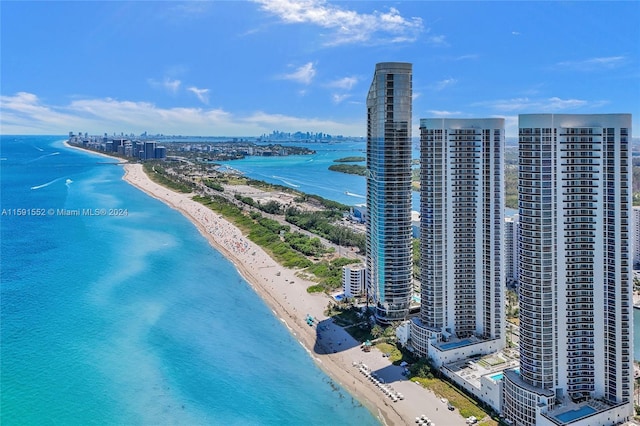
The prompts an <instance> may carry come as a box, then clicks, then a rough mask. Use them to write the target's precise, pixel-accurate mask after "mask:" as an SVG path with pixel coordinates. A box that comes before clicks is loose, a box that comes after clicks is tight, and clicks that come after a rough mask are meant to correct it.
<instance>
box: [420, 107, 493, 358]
mask: <svg viewBox="0 0 640 426" xmlns="http://www.w3.org/2000/svg"><path fill="white" fill-rule="evenodd" d="M504 142H505V134H504V119H502V118H489V119H439V118H438V119H422V120H420V150H421V154H420V176H421V179H420V188H421V190H420V213H421V222H420V253H421V257H420V271H421V306H420V318H413V319H412V321H411V324H410V327H411V329H410V330H411V331H410V334H411V345H412V347H413V349H414V350H415V351H416V352H417V353H419V354H420V355H422V356H428V357H430V358H431V359H432V360H433V361H434V362H435V364H436V365H440V364H442V363H444V362H453V361H456V360H458V359H464V358H466V357H469V356H472V355H477V354H485V353H490V352H496V351H498V350H500V349H502V348H503V347H504V345H505V336H504V321H505V303H504V297H505V296H504V285H505V275H504V250H503V237H504V235H503V229H504Z"/></svg>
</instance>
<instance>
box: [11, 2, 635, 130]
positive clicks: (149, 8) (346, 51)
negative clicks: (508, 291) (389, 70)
mask: <svg viewBox="0 0 640 426" xmlns="http://www.w3.org/2000/svg"><path fill="white" fill-rule="evenodd" d="M0 19H1V22H0V23H1V26H0V27H1V30H0V31H1V34H0V36H1V46H0V47H1V50H0V55H1V61H0V64H1V65H0V67H1V69H0V71H1V74H0V83H1V84H0V95H1V104H0V107H1V111H0V112H1V114H0V126H1V127H0V131H1V132H2V133H3V134H66V133H67V132H69V131H74V132H78V131H82V132H85V131H86V132H89V133H91V134H102V133H105V132H107V133H113V132H118V133H120V132H125V133H136V134H137V133H141V132H144V131H148V132H149V133H151V134H156V133H163V134H183V135H224V136H254V135H260V134H262V133H265V132H267V133H268V132H271V131H272V130H276V129H277V130H282V131H297V130H301V131H322V132H327V133H330V134H334V135H338V134H340V135H346V136H363V135H364V134H365V130H366V108H365V99H366V94H367V91H368V88H369V85H370V83H371V77H372V75H373V71H374V68H375V64H376V63H377V62H385V61H401V62H411V63H413V92H414V101H413V121H414V136H418V131H417V126H418V123H419V119H420V118H431V117H459V118H464V117H504V118H506V123H507V136H515V135H516V133H517V116H518V114H524V113H568V114H579V113H585V114H587V113H623V112H624V113H632V114H633V125H634V128H635V129H636V131H635V132H634V134H635V133H638V132H640V120H639V119H640V26H639V25H637V23H638V22H640V2H638V1H625V2H615V1H607V2H587V1H572V2H555V1H553V2H551V1H546V2H527V1H525V2H508V1H490V2H484V1H474V2H461V1H447V2H439V1H390V2H386V1H342V2H337V1H321V0H302V1H293V0H257V1H220V2H217V1H214V2H209V1H188V2H173V1H157V2H156V1H136V2H127V1H110V2H99V1H64V2H58V1H43V2H33V1H2V2H0Z"/></svg>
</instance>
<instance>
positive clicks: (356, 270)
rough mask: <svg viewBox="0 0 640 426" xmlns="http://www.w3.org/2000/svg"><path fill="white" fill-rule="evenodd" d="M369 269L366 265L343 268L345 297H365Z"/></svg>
mask: <svg viewBox="0 0 640 426" xmlns="http://www.w3.org/2000/svg"><path fill="white" fill-rule="evenodd" d="M366 278H367V268H365V267H364V265H345V266H343V267H342V290H343V292H344V297H347V298H357V297H362V296H364V295H365V291H364V290H365V285H366V281H367V279H366Z"/></svg>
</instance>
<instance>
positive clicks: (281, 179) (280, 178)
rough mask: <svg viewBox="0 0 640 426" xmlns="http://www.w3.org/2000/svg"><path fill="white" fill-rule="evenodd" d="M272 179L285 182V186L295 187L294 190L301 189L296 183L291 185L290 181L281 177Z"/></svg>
mask: <svg viewBox="0 0 640 426" xmlns="http://www.w3.org/2000/svg"><path fill="white" fill-rule="evenodd" d="M271 177H272V178H274V179H278V180H280V181H282V182H284V183H285V185H289V186H291V187H294V188H300V185H296V184H295V183H291V182H289V181H288V180H286V179H285V178H282V177H280V176H271Z"/></svg>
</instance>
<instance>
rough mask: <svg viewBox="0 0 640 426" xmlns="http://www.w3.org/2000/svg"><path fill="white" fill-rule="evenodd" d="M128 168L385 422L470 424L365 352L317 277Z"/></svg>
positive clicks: (131, 177) (130, 176)
mask: <svg viewBox="0 0 640 426" xmlns="http://www.w3.org/2000/svg"><path fill="white" fill-rule="evenodd" d="M124 169H125V175H124V177H123V179H124V180H125V181H127V182H128V183H130V184H132V185H134V186H136V187H137V188H139V189H141V190H142V191H144V192H146V193H147V194H149V195H150V196H152V197H154V198H157V199H158V200H160V201H163V202H164V203H166V204H167V205H169V206H170V207H172V208H174V209H176V210H178V211H180V212H181V213H182V214H183V215H184V216H186V217H187V218H188V219H189V220H190V221H191V222H192V223H193V224H194V225H195V226H196V227H197V228H198V230H199V231H200V233H201V234H202V235H203V236H204V237H205V238H207V240H208V241H209V243H210V244H211V245H212V246H213V247H215V248H216V249H217V250H218V251H220V252H221V253H222V254H223V255H224V256H225V257H226V258H227V259H229V260H230V261H231V262H233V263H234V265H235V266H236V268H237V270H238V271H239V272H240V274H241V275H242V276H243V277H244V279H245V280H246V281H247V282H248V283H249V284H250V285H251V286H252V287H253V289H254V290H255V291H256V292H257V293H258V294H259V296H260V297H261V298H262V299H263V300H264V301H265V302H266V303H267V304H268V306H270V308H271V309H272V311H273V312H274V314H275V315H276V316H277V317H278V318H279V319H280V320H281V321H282V322H283V323H284V324H285V325H286V327H287V328H288V329H289V331H290V332H291V333H292V334H293V335H294V336H295V338H296V339H297V340H298V341H299V342H300V344H301V345H302V346H303V347H304V348H305V349H306V350H307V351H308V352H309V354H310V355H311V357H312V358H313V359H314V361H315V362H316V363H317V365H318V366H319V367H320V368H322V370H323V371H325V373H327V374H328V375H329V376H330V377H331V378H332V379H333V380H334V381H336V382H338V383H340V384H341V385H342V386H343V387H344V388H345V389H347V390H348V391H349V392H350V393H351V394H352V395H353V396H354V397H355V398H357V399H358V400H359V401H360V402H361V403H362V404H364V405H365V406H367V407H368V408H369V409H370V410H371V412H372V413H374V414H375V415H376V416H377V417H378V418H379V419H380V420H381V421H382V422H383V423H385V424H388V425H403V424H406V425H409V424H416V423H415V418H416V417H418V416H421V415H426V416H428V417H429V418H430V419H431V420H432V421H433V422H434V423H435V424H436V425H447V426H448V425H458V424H459V425H464V424H465V420H464V419H463V418H462V417H461V416H460V415H459V413H458V412H457V410H456V411H449V410H447V406H446V404H445V403H443V402H442V401H440V399H439V398H437V397H436V396H435V395H434V394H433V393H432V392H430V391H428V390H426V389H424V388H422V387H421V386H419V385H417V384H415V383H413V382H411V381H409V380H407V379H406V378H405V377H404V376H402V374H401V373H402V370H403V369H402V368H401V367H398V366H394V365H392V364H391V363H390V362H389V361H388V359H387V358H384V357H383V356H382V354H381V353H380V352H379V351H377V350H373V351H371V352H368V353H366V352H363V351H362V350H361V348H360V346H359V343H358V342H357V341H356V340H355V339H353V338H352V337H351V336H350V335H349V334H348V333H347V332H346V331H345V330H343V329H342V328H341V327H338V326H336V325H335V324H333V322H332V321H331V320H330V319H329V318H327V317H326V316H325V315H324V313H323V312H324V310H325V308H326V307H327V304H328V302H329V298H328V296H326V295H325V294H309V293H307V291H306V289H307V287H309V286H310V285H313V284H314V283H313V282H310V281H304V280H302V279H300V278H299V277H297V276H296V275H295V271H294V270H291V269H287V268H284V267H282V266H280V265H279V264H278V263H277V262H276V261H274V260H273V259H271V257H269V256H268V255H267V254H266V253H265V252H264V251H263V250H262V249H261V248H260V247H259V246H257V245H256V244H254V243H253V242H251V241H250V240H249V239H248V238H247V237H246V236H244V235H243V234H242V232H241V231H240V230H239V229H238V228H236V227H235V226H234V225H233V224H231V223H230V222H228V221H226V220H225V219H224V218H223V217H221V216H220V215H219V214H217V213H215V212H213V211H212V210H210V209H208V208H206V207H205V206H203V205H202V204H200V203H198V202H196V201H193V200H192V199H191V197H192V196H193V194H181V193H177V192H173V191H171V190H169V189H167V188H165V187H163V186H161V185H159V184H156V183H155V182H153V181H152V180H150V179H149V178H148V177H147V175H146V174H145V173H144V171H143V168H142V165H141V164H125V165H124ZM307 315H311V316H313V317H314V319H315V320H316V321H315V324H314V326H309V325H308V324H307V322H306V317H307ZM361 364H364V365H366V367H367V369H368V370H370V371H371V372H372V373H375V374H376V375H378V376H379V377H381V378H382V379H383V380H384V382H385V383H386V384H387V385H388V386H390V387H391V388H392V389H393V390H394V391H396V392H400V393H402V394H403V395H404V399H403V400H399V401H397V402H393V401H392V400H391V399H390V398H389V397H388V396H386V395H385V394H384V393H383V392H382V391H381V390H380V389H379V388H378V387H376V386H375V385H374V384H373V383H372V382H371V381H370V380H369V379H368V378H367V377H366V376H365V374H363V373H362V372H361V371H360V369H359V366H360V365H361Z"/></svg>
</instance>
